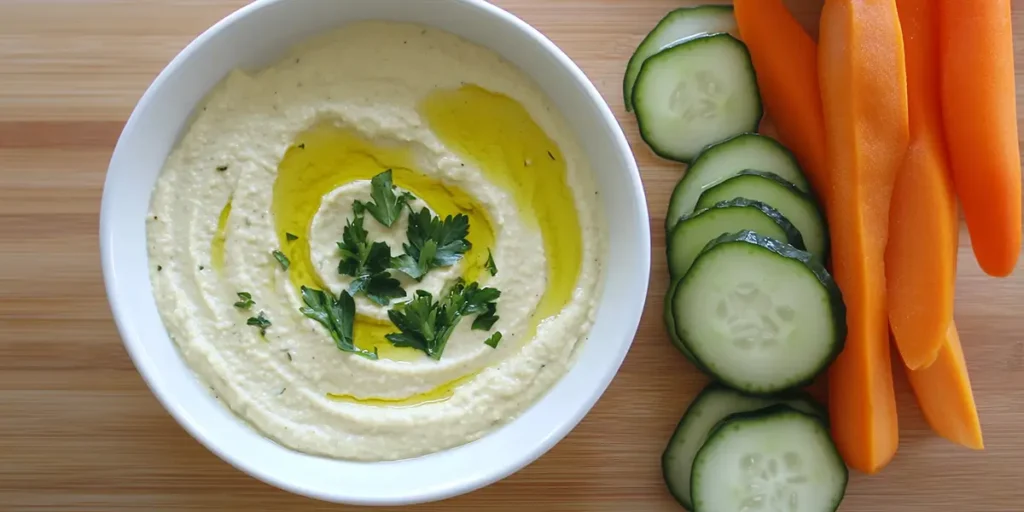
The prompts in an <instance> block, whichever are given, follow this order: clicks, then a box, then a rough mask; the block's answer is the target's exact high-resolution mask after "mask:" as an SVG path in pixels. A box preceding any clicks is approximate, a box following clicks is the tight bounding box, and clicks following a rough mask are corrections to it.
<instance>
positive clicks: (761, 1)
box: [733, 0, 831, 204]
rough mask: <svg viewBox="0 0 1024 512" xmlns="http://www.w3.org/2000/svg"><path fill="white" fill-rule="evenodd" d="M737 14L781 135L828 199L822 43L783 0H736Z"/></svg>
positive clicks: (825, 201)
mask: <svg viewBox="0 0 1024 512" xmlns="http://www.w3.org/2000/svg"><path fill="white" fill-rule="evenodd" d="M733 14H734V16H735V17H736V23H737V25H738V26H739V31H740V37H741V38H742V39H743V41H744V42H745V43H746V44H747V48H748V49H749V50H750V57H751V59H752V60H753V61H754V70H755V71H756V72H757V86H758V88H759V89H760V90H761V99H762V101H764V104H765V109H766V111H767V112H768V115H769V116H770V117H771V119H772V123H773V124H774V125H775V128H776V129H777V130H778V135H779V140H781V141H782V143H783V144H785V145H786V146H787V147H789V148H790V149H791V150H792V151H793V154H795V155H796V158H797V160H798V161H799V162H800V165H801V167H803V170H804V174H805V175H806V176H807V179H808V180H810V182H811V187H813V188H814V190H815V192H817V194H818V196H819V197H820V198H821V200H822V202H823V203H825V204H828V197H829V196H830V195H831V189H830V188H829V183H828V169H827V168H826V166H825V121H824V119H823V118H822V113H821V101H820V98H821V92H820V91H819V90H818V47H817V45H816V44H815V42H814V40H813V39H811V37H810V36H808V35H807V32H805V31H804V29H803V27H802V26H800V23H799V22H797V21H796V19H794V18H793V15H792V14H790V12H789V10H788V9H786V6H785V5H784V4H783V3H782V0H734V1H733Z"/></svg>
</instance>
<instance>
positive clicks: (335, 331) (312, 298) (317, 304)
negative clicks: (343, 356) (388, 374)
mask: <svg viewBox="0 0 1024 512" xmlns="http://www.w3.org/2000/svg"><path fill="white" fill-rule="evenodd" d="M302 302H304V303H305V304H306V305H305V306H304V307H302V308H299V312H301V313H302V314H303V315H306V316H307V317H309V318H312V319H313V320H316V321H317V322H319V323H320V325H322V326H324V327H325V328H326V329H327V332H329V333H330V334H331V338H333V339H334V344H335V345H336V346H337V347H338V350H341V351H342V352H351V353H353V354H357V355H360V356H363V357H365V358H367V359H377V352H376V351H373V352H370V351H368V350H363V349H361V348H358V347H356V346H355V342H354V341H353V338H352V326H353V323H354V321H355V316H356V303H355V300H353V299H352V296H351V295H349V293H348V292H347V291H342V292H341V295H339V296H338V298H334V296H333V295H332V294H331V293H329V292H325V291H323V290H317V289H315V288H307V287H305V286H303V287H302Z"/></svg>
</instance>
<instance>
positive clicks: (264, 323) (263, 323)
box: [245, 311, 272, 336]
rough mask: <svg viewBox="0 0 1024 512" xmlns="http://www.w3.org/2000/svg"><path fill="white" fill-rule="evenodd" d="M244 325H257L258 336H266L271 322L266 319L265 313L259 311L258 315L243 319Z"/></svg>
mask: <svg viewBox="0 0 1024 512" xmlns="http://www.w3.org/2000/svg"><path fill="white" fill-rule="evenodd" d="M245 325H251V326H253V327H259V328H260V336H266V335H267V328H268V327H270V326H271V325H272V324H271V323H270V320H269V319H267V315H266V313H264V312H262V311H260V314H259V315H257V316H252V317H249V319H248V320H246V321H245Z"/></svg>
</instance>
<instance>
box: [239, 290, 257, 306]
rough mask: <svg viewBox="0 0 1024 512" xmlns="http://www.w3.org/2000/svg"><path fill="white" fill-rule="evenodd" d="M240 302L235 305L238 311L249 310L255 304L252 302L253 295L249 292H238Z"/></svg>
mask: <svg viewBox="0 0 1024 512" xmlns="http://www.w3.org/2000/svg"><path fill="white" fill-rule="evenodd" d="M236 295H238V299H239V301H238V302H236V303H235V307H236V308H238V309H249V308H251V307H252V305H253V304H255V302H253V300H252V294H250V293H248V292H238V293H237V294H236Z"/></svg>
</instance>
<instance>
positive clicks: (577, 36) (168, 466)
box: [0, 0, 1024, 512]
mask: <svg viewBox="0 0 1024 512" xmlns="http://www.w3.org/2000/svg"><path fill="white" fill-rule="evenodd" d="M410 1H412V0H410ZM244 3H245V2H244V0H0V510H4V511H6V510H27V509H32V510H39V509H45V510H103V511H109V510H146V511H154V510H211V511H213V510H217V511H227V510H246V511H257V510H289V511H291V510H339V509H345V510H351V509H346V508H344V507H336V506H333V505H328V504H324V503H319V502H316V501H313V500H309V499H306V498H301V497H298V496H294V495H291V494H288V493H286V492H284V491H279V490H277V489H274V488H272V487H269V486H267V485H265V484H262V483H260V482H258V481H256V480H254V479H252V478H249V477H248V476H246V475H244V474H242V473H241V472H239V471H237V470H235V469H233V468H232V467H230V466H229V465H227V464H226V463H224V462H222V461H220V460H219V459H217V458H216V457H215V456H213V455H212V454H211V453H209V452H208V451H206V449H205V448H203V447H202V446H200V445H199V444H198V443H197V442H196V441H194V440H193V439H192V438H190V437H189V436H188V435H187V434H186V433H185V432H184V431H183V430H182V429H181V428H180V427H178V425H177V424H176V423H175V422H174V420H172V419H171V417H170V416H169V415H168V414H167V413H166V412H164V410H163V408H161V406H160V405H159V404H158V403H157V401H156V400H155V399H154V398H153V396H152V395H151V394H150V393H149V391H148V390H147V389H146V387H145V385H144V384H143V382H142V379H141V378H140V377H139V375H138V374H137V373H136V371H135V369H134V368H133V366H132V364H131V361H129V359H128V356H127V355H126V353H125V351H124V349H123V348H122V345H121V341H120V339H119V338H118V335H117V332H116V331H115V329H114V325H113V322H112V321H111V316H110V313H109V310H108V308H107V303H106V299H105V295H104V290H103V285H102V281H101V276H100V265H99V247H98V243H97V232H98V215H99V204H100V203H99V201H100V193H101V188H102V184H103V179H104V174H105V170H106V166H107V161H108V159H109V157H110V153H111V151H112V149H113V147H114V143H115V141H116V140H117V136H118V134H119V132H120V130H121V127H122V124H123V123H124V121H125V120H126V119H127V117H128V115H129V113H130V112H131V109H132V107H133V105H134V104H135V102H136V100H137V99H138V98H139V96H140V95H141V94H142V92H143V91H144V90H145V88H146V86H147V85H148V84H149V82H150V81H151V80H152V79H153V77H154V76H155V75H156V74H157V73H158V72H159V71H160V70H161V68H163V66H164V65H165V64H166V63H167V62H168V61H169V60H170V59H171V58H172V57H173V56H174V54H175V53H176V52H177V51H178V50H180V49H181V48H182V47H184V46H185V45H186V44H187V43H188V42H189V41H190V40H191V39H192V38H193V37H195V36H196V35H197V34H199V33H200V32H201V31H202V30H204V29H205V28H206V27H208V26H210V25H211V24H212V23H214V22H215V21H217V20H218V19H220V18H221V17H223V16H224V15H226V14H228V13H229V12H231V11H232V10H234V9H236V8H238V7H240V6H241V5H242V4H244ZM497 3H498V4H500V5H501V6H503V7H505V8H507V9H509V10H511V11H512V12H514V13H516V14H518V15H519V16H521V17H522V18H523V19H525V20H526V21H528V22H529V23H531V24H533V25H534V26H535V27H537V28H538V29H540V30H541V31H543V32H544V33H546V34H547V35H548V36H549V37H550V38H551V39H552V40H554V41H555V43H557V44H558V45H560V46H561V47H562V48H563V49H564V50H565V51H566V52H567V53H568V54H569V56H570V57H572V58H573V59H574V60H575V61H576V62H577V63H578V64H579V65H580V66H581V67H582V68H583V70H584V71H585V72H586V73H587V75H588V76H589V77H590V78H591V79H592V80H593V81H594V83H595V84H596V85H597V87H598V88H599V89H600V90H601V92H602V93H603V94H604V96H605V98H606V99H607V100H608V102H609V103H610V104H611V106H612V108H613V110H614V111H615V113H616V115H617V116H618V118H619V121H620V122H621V123H622V125H623V127H624V128H625V131H626V134H627V135H628V136H629V139H630V142H631V143H632V145H633V148H634V150H635V152H636V156H637V159H638V161H639V163H640V168H641V171H642V174H643V181H644V185H645V187H646V189H647V197H648V201H649V203H650V209H651V217H652V218H651V226H652V230H651V231H652V233H653V234H654V240H653V245H654V247H653V254H654V262H653V273H652V276H651V286H650V293H649V295H648V301H647V309H646V314H645V315H644V317H643V321H642V323H641V327H640V332H639V333H638V334H637V337H636V340H635V342H634V345H633V349H632V351H631V352H630V354H629V357H628V358H627V359H626V362H625V364H624V365H623V367H622V370H621V372H620V373H619V375H618V376H617V377H616V379H615V381H614V383H613V384H612V386H611V388H610V389H609V390H608V392H607V393H606V394H605V395H604V397H603V398H602V399H601V401H600V403H598V405H597V406H596V407H595V408H594V410H593V411H592V412H591V413H590V415H588V416H587V418H586V419H585V420H584V421H583V423H582V424H581V425H580V426H579V427H578V428H577V429H576V430H575V431H574V432H573V433H572V434H570V435H569V436H568V437H567V438H566V439H565V440H564V441H563V442H562V443H560V444H559V445H558V446H557V447H556V448H554V449H553V450H552V451H551V452H550V453H548V454H547V455H545V456H544V457H542V458H541V459H540V460H538V461H537V462H535V463H534V464H532V465H531V466H529V467H527V468H526V469H524V470H522V471H520V472H519V473H518V474H516V475H514V476H512V477H510V478H508V479H506V480H505V481H503V482H500V483H498V484H495V485H492V486H490V487H488V488H486V489H483V490H481V491H478V492H475V493H472V494H470V495H467V496H463V497H460V498H456V499H452V500H449V501H446V502H442V503H438V504H431V505H426V506H421V507H415V508H414V509H415V510H421V511H487V510H508V511H522V510H531V511H540V510H552V511H616V512H619V511H623V512H631V511H658V510H666V511H669V510H680V508H679V507H678V506H677V505H676V504H675V503H674V502H673V501H672V499H671V498H670V497H669V495H668V493H667V492H666V491H665V488H664V485H663V484H662V480H661V471H660V467H659V457H660V455H661V451H662V449H663V448H664V445H665V442H666V440H667V439H668V436H669V434H670V433H671V431H672V429H673V427H674V426H675V424H676V422H677V421H678V420H679V417H680V415H681V414H682V413H683V410H684V409H685V408H686V405H687V403H688V402H689V400H690V399H691V398H692V397H693V395H694V393H695V392H696V391H697V390H698V389H699V388H700V387H701V386H702V385H703V383H704V382H705V378H704V377H703V376H702V375H700V374H699V373H698V372H697V371H696V370H694V368H693V367H692V366H691V365H689V364H688V363H687V362H686V361H685V360H684V359H683V357H682V356H681V355H680V354H679V353H677V352H676V350H675V349H674V348H672V347H671V345H670V344H669V342H668V340H667V338H666V334H665V332H664V330H663V328H662V322H661V314H660V311H661V307H662V297H663V295H664V294H665V287H666V272H665V257H664V249H665V240H664V236H663V234H662V229H660V227H661V226H662V223H663V221H664V216H665V210H666V204H667V201H668V196H669V192H670V190H671V188H672V186H673V185H674V184H675V182H676V180H677V179H678V178H679V176H680V175H681V173H682V167H681V166H679V165H677V164H674V163H669V162H666V161H663V160H660V159H658V158H656V157H654V156H653V155H652V154H651V152H650V151H649V150H648V149H647V148H646V146H644V145H643V143H642V142H641V141H640V138H639V137H638V135H637V130H636V123H635V121H634V120H633V118H632V117H631V116H629V115H627V114H626V113H625V111H624V110H623V107H622V99H621V94H620V87H621V80H622V73H623V70H624V68H625V64H626V60H627V59H628V58H629V56H630V54H631V53H632V50H633V49H634V47H635V46H636V44H637V43H638V42H639V41H640V39H641V38H642V37H643V36H644V34H645V33H646V32H647V31H648V30H649V29H650V28H651V27H652V26H653V25H654V23H655V22H656V21H657V20H658V19H659V18H660V17H661V16H662V15H664V14H665V13H666V12H668V11H669V10H670V9H672V8H674V7H679V6H681V5H686V4H689V3H697V2H689V1H685V0H501V1H499V2H497ZM791 5H792V7H793V8H794V10H795V11H796V12H797V13H798V15H799V16H800V18H801V19H802V20H804V21H805V22H806V23H807V25H808V27H812V29H811V31H812V33H816V30H815V29H813V27H814V26H815V25H816V23H815V20H816V17H817V11H818V9H819V8H820V0H817V1H816V0H803V1H793V2H791ZM1014 7H1015V10H1016V11H1017V12H1018V14H1016V15H1015V16H1014V24H1015V25H1016V26H1017V27H1019V30H1018V32H1017V34H1018V35H1017V38H1016V39H1017V43H1018V45H1017V46H1018V50H1020V49H1022V48H1024V40H1022V38H1024V0H1020V1H1018V0H1014ZM1017 55H1018V58H1017V61H1018V63H1019V65H1018V69H1021V67H1020V64H1024V56H1022V55H1021V54H1020V53H1018V54H1017ZM1018 83H1020V84H1022V87H1024V80H1022V79H1020V78H1019V79H1018ZM1018 96H1019V93H1018ZM1018 103H1019V104H1021V105H1024V102H1020V100H1019V99H1018ZM1020 111H1021V112H1024V108H1022V109H1020ZM961 240H962V244H963V245H962V247H961V249H960V277H959V282H958V286H959V287H958V295H957V300H958V302H957V311H956V317H957V323H958V325H959V327H960V332H961V336H962V338H963V342H964V350H965V352H966V354H967V359H968V361H969V364H970V371H971V377H972V378H973V381H974V390H975V394H976V397H977V401H978V407H979V409H980V413H981V421H982V424H983V426H984V429H985V440H986V445H987V450H986V451H984V452H971V451H968V450H966V449H962V448H959V447H956V446H953V445H952V444H950V443H947V442H945V441H943V440H941V439H939V438H937V437H935V436H933V435H932V434H931V433H930V432H929V430H928V428H927V426H926V425H925V423H924V422H923V421H922V419H921V416H920V414H919V413H918V411H917V409H916V408H915V406H914V402H913V398H912V396H911V395H910V394H909V393H908V390H907V386H906V383H905V379H904V378H903V376H902V373H900V372H898V375H897V386H898V391H899V401H900V409H899V412H900V431H901V432H900V434H901V444H900V449H899V454H898V455H897V457H896V459H895V461H894V462H893V463H892V465H890V466H889V467H888V468H887V469H886V470H885V471H884V472H883V473H882V474H881V475H878V476H874V477H865V476H862V475H853V477H852V479H851V482H850V487H849V494H848V495H847V498H846V501H845V502H844V504H843V507H842V510H845V511H850V512H858V511H859V512H869V511H883V510H884V511H889V512H901V511H918V510H930V509H932V508H933V507H935V508H939V507H941V508H942V509H944V510H962V511H977V512H982V511H991V512H997V511H998V512H1007V511H1015V510H1016V511H1019V510H1024V477H1022V476H1021V468H1022V467H1024V436H1022V435H1021V432H1022V431H1024V427H1022V425H1024V334H1022V331H1024V268H1021V267H1018V269H1017V273H1016V275H1015V276H1014V277H1012V278H1009V279H1004V280H996V279H990V278H987V277H984V276H983V274H982V273H981V271H980V270H979V269H978V267H977V265H976V264H975V262H974V260H973V257H972V255H971V251H970V247H969V240H968V238H967V236H966V233H964V235H963V236H962V237H961ZM925 257H926V256H925ZM1022 266H1024V265H1022ZM395 485H402V482H395ZM36 507H39V508H36Z"/></svg>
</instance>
